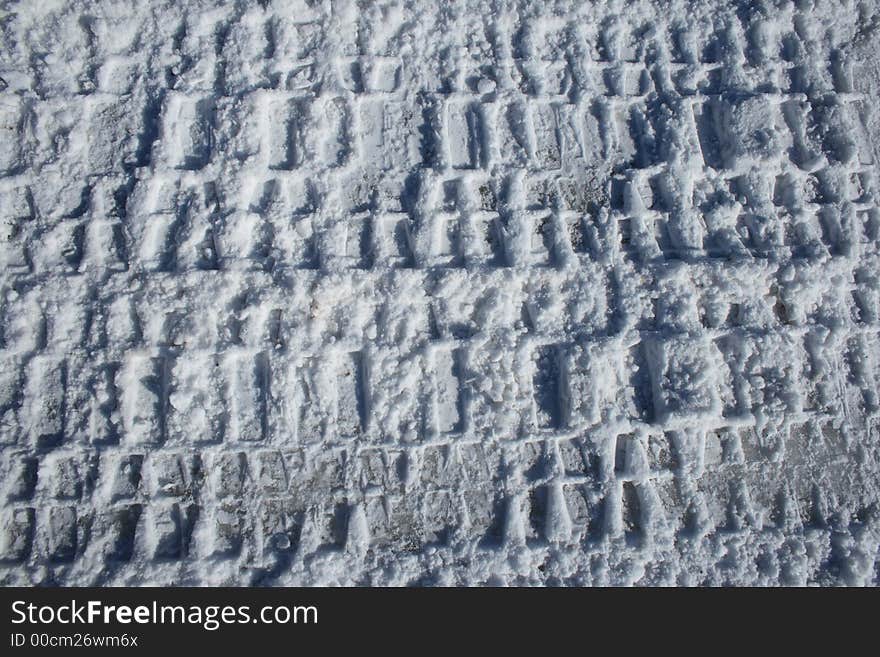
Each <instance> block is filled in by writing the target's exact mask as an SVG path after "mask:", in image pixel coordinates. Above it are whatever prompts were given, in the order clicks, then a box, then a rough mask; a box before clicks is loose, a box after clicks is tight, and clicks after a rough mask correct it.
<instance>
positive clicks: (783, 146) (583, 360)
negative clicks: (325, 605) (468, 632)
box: [0, 0, 880, 585]
mask: <svg viewBox="0 0 880 657" xmlns="http://www.w3.org/2000/svg"><path fill="white" fill-rule="evenodd" d="M0 11H2V19H0V30H2V39H0V80H2V82H0V130H2V132H0V135H2V140H0V146H2V147H0V212H2V215H0V220H2V225H0V582H2V583H4V584H7V585H10V584H38V583H40V584H60V585H89V584H100V585H124V584H129V585H145V584H155V585H168V584H208V585H220V584H232V585H240V584H241V585H264V584H268V585H328V584H341V585H352V584H367V585H404V584H421V585H463V584H469V585H480V584H493V585H494V584H508V585H608V584H624V585H630V584H638V585H698V584H699V585H722V584H733V585H780V584H781V585H806V584H818V585H831V584H850V585H872V584H873V585H876V584H877V583H878V577H880V561H878V557H880V507H878V502H880V499H878V498H880V452H878V445H880V441H878V438H880V398H878V392H877V389H878V382H880V328H878V316H880V307H878V304H880V286H878V273H880V251H878V237H880V209H878V204H877V195H878V192H877V168H876V164H877V159H878V157H880V111H878V110H877V108H876V102H874V101H875V100H876V98H877V97H878V94H880V59H878V55H877V45H878V43H880V27H878V26H880V4H878V3H877V2H876V1H874V0H863V1H859V2H856V1H855V0H839V1H836V2H833V3H825V2H811V1H810V0H798V1H797V2H791V1H787V0H765V1H760V0H755V1H753V2H746V1H743V2H737V3H726V4H725V3H714V2H685V1H684V0H668V1H667V0H632V1H627V2H624V1H622V0H608V1H607V2H599V3H578V2H569V1H567V0H558V1H556V2H546V3H545V2H528V1H526V0H471V1H460V2H446V3H428V2H422V1H420V0H401V1H380V2H356V1H355V0H332V1H331V0H264V1H262V2H258V3H224V2H214V1H212V0H186V1H185V2H180V3H160V2H131V1H115V0H114V1H112V2H92V1H90V0H83V1H81V2H76V3H68V2H39V3H35V2H9V3H6V4H5V5H4V8H3V9H2V10H0Z"/></svg>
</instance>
